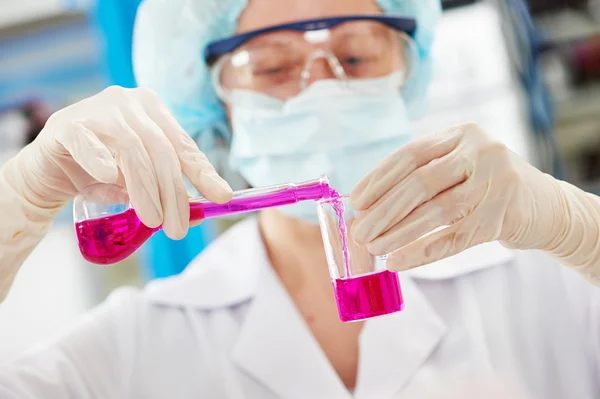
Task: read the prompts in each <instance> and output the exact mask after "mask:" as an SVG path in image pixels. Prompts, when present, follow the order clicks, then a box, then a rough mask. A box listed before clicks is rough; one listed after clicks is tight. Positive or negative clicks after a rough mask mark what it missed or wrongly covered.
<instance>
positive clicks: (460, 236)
mask: <svg viewBox="0 0 600 399" xmlns="http://www.w3.org/2000/svg"><path fill="white" fill-rule="evenodd" d="M439 15H440V4H439V2H438V1H436V0H248V1H244V0H145V1H143V2H142V4H141V6H140V9H139V14H138V17H137V22H136V29H135V38H134V39H135V42H134V64H135V73H136V77H137V80H138V83H139V85H140V88H137V89H122V88H119V87H111V88H108V89H106V90H104V91H103V92H101V93H99V94H97V95H95V96H93V97H91V98H88V99H86V100H83V101H81V102H79V103H77V104H74V105H72V106H70V107H68V108H65V109H63V110H61V111H59V112H57V113H56V114H54V115H53V116H52V117H51V118H50V120H49V121H48V123H47V124H46V126H45V128H44V129H43V131H42V132H41V134H40V135H39V136H38V137H37V139H36V140H35V141H34V142H33V143H32V144H30V145H29V146H27V147H26V148H24V149H23V150H22V151H21V152H20V153H19V154H18V155H16V156H15V157H14V158H12V159H11V160H10V161H9V162H8V163H7V164H5V165H4V167H3V168H2V169H1V170H0V220H1V221H2V223H1V224H0V293H1V294H2V296H5V295H7V293H8V290H9V288H10V285H11V283H12V280H13V278H14V276H15V275H16V273H17V272H18V270H19V267H20V266H21V264H22V263H23V261H24V260H25V259H26V258H27V256H28V255H29V253H30V252H31V251H32V250H33V249H34V247H35V246H36V245H37V244H38V242H39V241H40V240H41V239H42V237H43V236H44V234H45V233H46V232H47V231H48V229H49V227H50V225H51V223H52V220H53V219H54V218H55V217H56V216H57V214H58V213H59V211H60V210H61V208H63V207H64V206H65V205H67V204H68V203H69V201H71V200H72V199H73V197H74V196H75V195H76V194H77V193H78V192H80V191H81V190H82V189H83V188H84V187H87V186H89V185H91V184H93V183H98V182H99V183H107V184H109V183H110V184H117V185H121V186H122V187H124V188H126V189H127V192H128V193H129V194H130V197H131V202H132V204H133V206H134V207H135V209H136V211H137V212H138V214H139V217H140V218H141V220H142V221H143V223H145V224H146V225H148V226H150V227H156V226H159V225H162V226H163V227H164V231H165V232H166V234H167V235H168V236H169V237H171V238H173V239H181V238H182V237H184V236H185V235H186V232H187V230H188V228H189V222H188V220H189V215H190V214H189V212H190V211H189V206H188V192H189V191H190V190H191V189H192V187H193V188H195V189H197V191H198V192H200V193H201V194H202V195H204V196H205V197H206V198H208V199H209V200H211V201H214V202H220V203H223V202H227V201H228V200H230V199H231V196H232V188H231V185H233V183H232V184H231V185H230V184H228V183H226V181H225V180H224V179H222V178H221V177H220V176H219V175H220V174H218V173H217V171H220V170H221V169H220V167H221V166H222V167H225V166H226V167H228V168H229V169H230V170H231V171H232V173H234V174H236V175H237V176H241V177H242V178H243V181H244V182H246V183H247V184H248V185H250V186H252V187H260V186H265V185H271V184H277V183H284V182H294V181H303V180H309V179H313V178H315V177H318V176H319V175H321V174H327V175H329V177H330V180H331V184H332V186H333V187H334V188H335V189H337V190H338V191H340V192H343V193H346V194H350V195H351V203H352V206H353V207H354V208H356V209H357V210H359V211H360V212H359V216H358V217H357V219H356V220H355V221H354V225H353V226H354V228H353V231H352V233H353V234H352V240H353V242H355V243H357V244H358V245H360V246H361V247H362V248H364V250H365V251H369V252H370V253H371V254H373V255H384V254H389V256H388V258H387V268H388V269H390V270H392V271H399V272H401V273H400V281H401V284H402V289H403V294H404V300H405V304H406V307H405V309H404V310H403V311H401V312H397V313H394V314H391V315H388V316H385V317H381V318H376V319H371V320H367V321H363V322H356V323H342V322H340V320H339V318H338V314H337V310H336V305H335V301H334V296H333V293H332V287H331V282H330V277H329V274H328V270H327V262H326V258H325V253H324V250H323V242H322V239H321V235H320V231H319V227H318V225H317V224H316V222H315V218H316V211H315V208H316V207H315V205H314V203H310V202H303V203H300V204H296V205H293V206H289V207H284V208H278V209H269V210H265V211H263V212H262V213H260V214H259V215H258V216H255V217H249V218H247V219H245V220H244V221H242V222H240V223H238V224H237V225H236V226H235V227H233V228H231V229H230V230H229V231H227V232H226V233H225V234H224V235H222V236H221V237H219V238H218V239H217V240H216V241H215V242H214V243H212V244H211V245H210V246H209V247H208V248H207V249H206V250H205V251H204V252H202V253H201V254H200V255H199V257H198V258H197V259H195V260H194V261H193V262H192V263H191V264H190V265H189V267H188V268H187V269H186V270H185V271H184V272H183V273H182V274H181V275H179V276H177V277H173V278H169V279H165V280H159V281H156V282H153V283H151V284H149V286H148V287H146V288H145V289H143V290H138V289H133V288H124V289H120V290H117V291H116V292H115V293H114V294H112V295H111V296H110V297H109V298H108V299H107V300H106V302H105V303H103V304H101V305H100V306H98V307H97V308H96V309H94V310H92V311H91V312H90V313H89V314H87V315H86V316H85V317H84V318H83V319H82V320H80V321H79V322H78V323H77V324H75V325H73V326H72V327H71V328H69V329H67V330H66V331H64V333H63V334H61V335H60V336H58V337H54V338H51V337H49V339H48V342H46V343H44V344H43V345H41V346H37V347H36V348H34V349H32V350H30V351H29V352H27V353H25V354H23V356H22V357H20V358H19V359H18V360H16V361H15V362H14V363H12V364H8V365H5V366H3V367H2V368H0V398H2V399H17V398H18V399H23V398H77V399H82V398H143V399H154V398H207V399H216V398H236V399H238V398H240V399H241V398H261V399H270V398H273V399H274V398H290V399H292V398H309V399H320V398H330V399H335V398H352V397H354V398H390V399H391V398H429V397H436V395H438V396H437V397H452V398H467V397H477V398H488V397H489V398H491V397H504V398H516V397H519V396H517V395H520V394H522V395H524V396H523V397H529V398H534V399H597V398H600V287H599V286H600V198H598V197H596V196H594V195H592V194H588V193H585V192H583V191H581V190H579V189H577V188H576V187H574V186H572V185H570V184H568V183H566V182H563V181H559V180H556V179H554V178H553V177H552V176H549V175H546V174H544V173H542V172H540V171H538V170H537V169H535V168H534V167H532V166H531V165H529V164H528V163H527V162H526V161H524V160H523V159H521V158H519V157H518V156H516V155H515V154H514V153H512V152H511V151H510V150H509V149H507V148H506V147H505V146H504V145H503V144H501V143H500V142H499V141H498V140H497V139H495V138H493V137H490V136H489V135H488V134H486V132H485V131H484V130H483V129H482V128H481V127H479V126H478V125H477V124H474V123H465V124H462V125H459V126H453V127H449V128H448V129H447V130H446V131H441V132H437V133H435V134H431V135H427V136H419V137H412V136H411V134H410V129H409V123H410V119H411V118H413V117H414V116H415V115H418V114H419V113H420V112H421V111H422V110H423V107H424V106H425V102H424V93H425V89H426V87H427V81H428V77H429V74H430V70H431V59H430V48H431V44H432V41H433V40H434V37H433V32H434V27H435V24H436V21H437V20H438V18H439ZM473 34H476V32H473ZM506 117H507V118H510V117H512V116H511V115H507V116H506ZM198 143H200V146H198ZM219 143H221V145H222V146H224V148H226V149H227V150H228V155H227V159H226V163H224V164H223V165H220V164H219V163H217V161H215V162H211V161H209V158H208V157H207V156H205V155H204V153H202V152H200V149H203V150H204V149H205V150H206V153H207V154H209V155H210V153H211V151H212V149H213V147H215V145H216V144H219ZM199 148H200V149H199ZM213 152H215V151H213ZM215 159H216V158H215ZM220 159H221V161H222V160H223V157H221V158H220ZM213 164H214V166H213ZM221 175H223V176H225V175H224V174H221ZM184 176H185V178H186V179H185V180H186V182H185V183H184V178H183V177H184ZM232 176H233V175H232ZM188 181H189V186H186V185H187V184H188ZM234 188H235V187H234ZM440 227H442V228H441V229H440ZM427 233H430V234H427ZM50 266H51V265H48V267H50ZM31 295H35V292H32V293H31ZM0 328H1V327H0ZM482 381H495V382H494V383H489V384H488V383H483V382H482ZM481 384H483V385H485V386H488V387H495V388H492V389H491V390H488V391H487V393H485V394H483V393H482V392H483V391H482V390H481V389H480V388H481V386H482V385H481ZM461 386H462V387H467V388H465V389H466V390H467V391H469V390H470V388H468V387H471V388H473V389H474V390H471V392H475V393H473V394H472V395H471V396H469V394H467V393H465V392H467V391H463V393H456V392H458V391H460V389H462V388H456V389H458V391H452V390H453V389H454V388H453V387H461ZM507 387H515V390H518V391H519V394H516V393H515V394H508V393H506V394H501V392H502V390H501V389H507ZM452 392H455V393H452ZM440 395H441V396H440ZM494 395H495V396H494Z"/></svg>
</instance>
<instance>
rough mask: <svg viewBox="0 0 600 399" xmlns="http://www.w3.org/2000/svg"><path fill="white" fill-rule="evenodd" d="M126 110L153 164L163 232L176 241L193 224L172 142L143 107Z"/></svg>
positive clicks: (126, 114) (126, 116)
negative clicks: (161, 213) (190, 223)
mask: <svg viewBox="0 0 600 399" xmlns="http://www.w3.org/2000/svg"><path fill="white" fill-rule="evenodd" d="M130 107H131V108H127V109H125V110H124V111H123V112H124V115H125V119H126V121H127V123H128V124H129V125H130V126H131V127H132V128H133V129H134V130H135V131H136V132H137V134H138V135H139V137H140V138H141V140H142V143H143V145H144V147H145V148H146V151H147V152H148V156H149V157H150V160H151V162H152V166H153V169H154V174H155V176H156V182H157V184H158V191H159V195H160V205H161V209H162V212H163V225H162V227H163V231H164V232H165V234H166V235H167V236H168V237H169V238H171V239H174V240H179V239H182V238H183V237H185V235H186V234H187V231H188V227H189V222H190V205H189V199H188V195H187V190H186V189H185V184H184V183H183V177H182V175H181V165H180V164H179V159H178V158H177V154H176V153H175V149H174V148H173V145H172V144H171V142H170V141H169V140H168V139H167V137H166V136H165V134H164V132H163V131H162V130H161V128H160V127H159V126H158V125H157V124H156V123H154V121H153V120H152V119H151V118H150V117H149V116H148V115H147V114H146V113H145V111H144V110H143V109H142V107H139V109H137V106H136V105H135V104H134V105H131V106H130Z"/></svg>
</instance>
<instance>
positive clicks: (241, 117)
mask: <svg viewBox="0 0 600 399" xmlns="http://www.w3.org/2000/svg"><path fill="white" fill-rule="evenodd" d="M401 80H402V77H401V76H399V75H390V76H387V77H384V78H378V79H369V80H363V81H360V82H352V83H349V84H348V83H344V82H342V81H340V80H337V79H335V80H321V81H317V82H315V83H313V84H312V85H311V86H309V87H308V88H307V89H306V90H304V91H303V92H302V93H300V94H299V95H298V96H296V97H293V98H291V99H289V100H287V101H282V100H279V99H276V98H273V97H270V96H267V95H265V94H261V93H256V92H252V91H245V90H234V91H233V92H232V97H231V101H232V102H231V110H232V111H231V112H232V127H233V139H232V143H231V150H230V155H229V161H230V165H231V168H232V169H233V170H236V171H238V172H239V173H240V174H241V175H242V176H243V177H244V178H245V179H246V180H247V181H248V183H250V184H251V185H252V186H253V187H261V186H269V185H274V184H281V183H287V182H301V181H305V180H311V179H315V178H318V177H319V176H320V175H323V174H326V175H328V176H329V179H330V182H331V185H332V187H333V188H334V189H336V190H337V191H338V192H340V193H342V194H349V193H350V191H352V188H353V187H354V186H355V185H356V183H358V181H359V180H360V179H361V178H362V177H364V176H365V175H366V174H367V173H369V172H370V171H371V170H372V169H373V168H374V167H375V166H376V165H377V164H378V163H379V162H380V161H381V160H383V159H384V158H385V157H386V156H388V155H390V154H391V153H393V152H394V151H396V150H397V149H398V148H399V147H400V146H402V145H403V144H405V143H406V142H408V141H409V140H410V138H411V136H410V134H409V131H408V130H409V121H408V117H407V113H406V108H405V106H404V101H403V99H402V96H401V94H400V92H399V89H398V86H399V82H401ZM349 85H352V87H349ZM374 89H376V90H374ZM375 92H376V93H378V94H376V95H374V94H366V93H375ZM281 210H282V211H283V212H285V213H286V214H288V215H290V216H293V217H296V218H300V219H303V220H306V221H310V222H313V223H317V222H318V219H317V209H316V206H315V204H313V203H311V202H304V203H299V204H295V205H290V206H287V207H284V208H281Z"/></svg>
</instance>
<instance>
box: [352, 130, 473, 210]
mask: <svg viewBox="0 0 600 399" xmlns="http://www.w3.org/2000/svg"><path fill="white" fill-rule="evenodd" d="M462 136H463V133H462V130H460V129H458V128H454V129H451V130H450V131H448V132H444V133H441V134H435V135H430V136H425V137H423V138H421V139H418V140H415V141H413V142H411V143H408V144H407V145H405V146H403V147H402V148H400V149H399V150H398V151H396V152H395V153H393V154H392V155H390V156H389V157H387V158H385V159H384V160H383V161H382V162H381V163H379V165H377V166H376V167H375V169H374V170H373V171H372V172H371V173H369V174H368V175H367V176H365V177H364V178H363V179H362V180H361V181H360V182H359V183H358V184H357V185H356V186H355V187H354V189H353V190H352V193H351V194H350V203H351V205H352V207H353V208H354V209H356V210H358V211H362V210H365V209H368V208H369V207H371V206H372V205H373V204H374V203H375V202H376V201H377V200H378V199H379V198H381V197H383V196H384V195H385V194H386V193H387V192H388V191H390V190H391V189H392V188H394V187H395V186H396V185H397V184H398V183H399V182H401V181H402V180H404V179H405V178H406V177H407V176H408V175H409V174H411V173H412V172H413V171H415V170H416V169H418V168H420V167H422V166H424V165H427V164H428V163H429V162H431V161H432V160H434V159H437V158H441V157H443V156H444V155H446V154H449V153H450V152H452V151H453V150H454V149H455V148H456V146H457V145H458V143H459V142H460V140H461V138H462Z"/></svg>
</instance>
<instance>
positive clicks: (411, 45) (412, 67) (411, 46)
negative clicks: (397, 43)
mask: <svg viewBox="0 0 600 399" xmlns="http://www.w3.org/2000/svg"><path fill="white" fill-rule="evenodd" d="M399 35H400V37H401V38H402V39H404V42H405V43H406V45H407V49H406V52H407V55H408V59H409V60H410V63H409V65H408V71H404V72H403V74H404V76H403V77H402V84H401V85H400V87H399V88H398V89H399V90H400V91H402V88H404V86H406V85H407V84H408V82H409V81H410V80H411V79H412V78H413V76H414V75H415V74H416V72H417V69H419V47H418V46H417V43H415V41H414V40H413V39H412V37H410V36H409V35H408V34H406V33H404V32H400V33H399Z"/></svg>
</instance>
